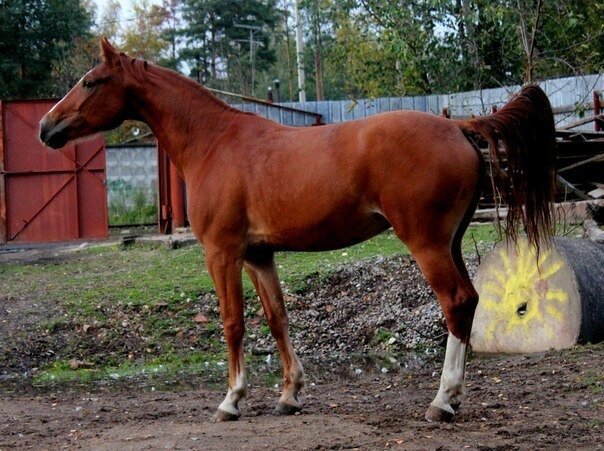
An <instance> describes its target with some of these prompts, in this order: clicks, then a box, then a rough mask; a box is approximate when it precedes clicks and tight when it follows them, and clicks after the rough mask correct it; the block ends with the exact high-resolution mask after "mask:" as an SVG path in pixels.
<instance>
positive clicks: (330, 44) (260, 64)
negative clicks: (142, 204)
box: [0, 0, 604, 139]
mask: <svg viewBox="0 0 604 451" xmlns="http://www.w3.org/2000/svg"><path fill="white" fill-rule="evenodd" d="M90 1H91V0H80V1H77V0H67V1H63V2H58V1H55V0H4V1H2V2H1V3H0V35H1V36H2V39H1V40H0V97H2V98H22V97H34V96H50V95H57V94H61V95H62V94H64V93H65V91H66V90H67V88H68V87H69V86H70V85H72V84H73V83H74V82H75V81H76V79H77V78H76V77H79V76H81V75H82V73H84V72H85V71H86V70H87V69H88V68H89V67H90V65H91V64H92V61H93V60H94V59H95V58H96V54H97V49H96V44H95V42H94V41H96V40H97V39H98V36H107V37H109V38H110V39H111V40H112V42H115V43H116V44H117V45H118V46H119V47H120V49H122V50H124V51H126V52H127V53H130V54H132V55H134V56H139V57H143V58H147V59H150V60H153V61H154V62H156V63H158V64H161V65H165V66H168V67H171V68H173V69H176V70H181V71H182V72H183V73H185V74H188V75H189V76H191V77H192V78H194V79H196V80H198V81H199V82H201V83H204V84H207V85H209V86H212V87H217V88H221V89H225V90H228V91H234V92H241V93H244V94H253V95H256V96H258V97H263V96H264V93H265V92H266V88H267V87H268V86H273V81H274V80H275V79H279V80H280V81H281V90H280V99H281V100H282V101H283V100H294V99H295V98H296V97H297V95H296V88H297V80H296V49H295V33H294V31H295V24H294V21H293V16H294V14H293V12H294V8H295V4H296V3H298V4H299V5H300V8H301V17H302V23H301V26H302V28H303V32H304V41H305V49H304V54H303V55H302V61H303V63H304V66H305V69H306V71H305V72H306V79H307V80H306V84H307V86H306V92H307V98H308V99H309V100H313V99H322V98H326V99H343V98H361V97H378V96H396V95H415V94H427V93H443V92H456V91H460V90H471V89H481V88H487V87H493V86H499V85H507V84H515V83H523V82H525V81H529V80H537V79H543V78H549V77H555V76H565V75H576V74H582V73H593V72H599V71H602V70H603V68H604V22H602V20H601V17H602V16H603V14H604V4H602V2H594V1H590V0H555V1H545V0H494V1H491V0H420V1H410V0H396V1H392V0H300V1H299V2H294V0H164V1H163V3H162V4H161V5H156V4H151V3H150V1H149V0H136V1H135V2H134V5H133V12H134V17H128V18H123V16H121V15H120V7H119V3H117V1H116V0H111V1H109V2H108V3H107V6H106V8H105V9H104V10H103V11H102V12H101V14H100V18H99V19H98V21H97V23H96V25H94V26H93V19H94V17H93V15H92V14H90V13H88V12H86V11H88V10H92V9H93V8H90ZM239 25H244V26H252V27H259V28H258V29H254V30H253V31H252V46H251V47H252V48H251V49H250V30H249V28H242V27H240V26H239ZM250 50H251V53H250ZM123 134H125V135H128V134H129V133H128V132H124V133H123ZM116 139H120V138H119V136H118V135H116Z"/></svg>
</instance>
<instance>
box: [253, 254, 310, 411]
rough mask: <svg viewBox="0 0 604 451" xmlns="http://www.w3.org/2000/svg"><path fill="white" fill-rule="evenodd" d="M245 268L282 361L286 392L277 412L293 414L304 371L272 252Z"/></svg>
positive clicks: (299, 408) (299, 406) (284, 389)
mask: <svg viewBox="0 0 604 451" xmlns="http://www.w3.org/2000/svg"><path fill="white" fill-rule="evenodd" d="M244 267H245V269H246V271H247V273H248V274H249V276H250V279H251V280H252V282H253V284H254V286H255V287H256V291H257V292H258V296H260V301H261V302H262V308H263V309H264V315H265V316H266V320H267V322H268V325H269V327H270V329H271V333H272V335H273V337H274V338H275V341H276V342H277V347H278V349H279V355H280V356H281V362H282V364H283V393H282V394H281V398H280V399H279V402H278V403H277V406H276V407H275V412H276V413H278V414H280V415H291V414H293V413H296V412H298V411H299V410H301V409H302V403H301V402H300V400H299V399H298V393H299V392H300V390H301V389H302V387H303V386H304V371H303V369H302V365H301V364H300V361H299V360H298V357H297V356H296V352H295V351H294V347H293V346H292V342H291V340H290V338H289V321H288V318H287V312H286V310H285V303H284V302H283V292H282V291H281V285H280V284H279V277H278V275H277V271H276V269H275V262H274V260H273V255H272V254H270V255H265V256H261V257H256V258H247V259H246V261H245V264H244Z"/></svg>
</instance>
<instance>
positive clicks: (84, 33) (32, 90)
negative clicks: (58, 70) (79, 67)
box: [0, 0, 93, 99]
mask: <svg viewBox="0 0 604 451" xmlns="http://www.w3.org/2000/svg"><path fill="white" fill-rule="evenodd" d="M91 9H92V8H91V6H90V2H83V1H79V0H63V1H56V0H52V1H51V0H2V1H1V2H0V37H1V38H0V98H2V99H9V98H33V97H52V96H55V95H58V94H61V95H62V94H64V92H60V91H61V90H62V87H59V86H58V84H57V83H56V80H55V78H54V77H53V71H52V68H53V63H54V62H61V61H66V60H67V59H69V57H70V55H71V54H72V53H73V52H75V51H76V49H77V47H74V46H73V43H74V42H78V40H79V39H81V38H87V37H88V36H89V35H90V27H91V25H92V20H93V17H92V16H91V14H90V13H89V12H88V11H90V10H91Z"/></svg>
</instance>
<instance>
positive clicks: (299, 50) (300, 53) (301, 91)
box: [295, 0, 306, 102]
mask: <svg viewBox="0 0 604 451" xmlns="http://www.w3.org/2000/svg"><path fill="white" fill-rule="evenodd" d="M295 20H296V59H297V62H298V98H299V100H300V102H306V87H305V84H306V77H305V74H304V41H303V40H302V17H301V14H300V0H296V8H295Z"/></svg>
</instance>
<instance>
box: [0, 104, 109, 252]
mask: <svg viewBox="0 0 604 451" xmlns="http://www.w3.org/2000/svg"><path fill="white" fill-rule="evenodd" d="M54 103H55V101H51V100H48V101H39V100H37V101H15V102H4V103H0V118H1V120H0V243H6V242H16V241H18V242H40V241H45V242H46V241H64V240H73V239H79V238H104V237H107V235H108V225H107V191H106V187H105V144H104V139H103V138H102V136H101V137H97V138H94V139H92V140H89V141H86V142H83V143H79V144H77V145H69V146H67V147H64V148H62V149H60V150H51V149H47V148H46V147H44V146H43V145H42V144H41V143H40V142H39V140H38V123H39V121H40V119H41V118H42V116H43V115H44V114H45V113H46V112H47V111H48V110H49V109H50V108H51V107H52V106H53V105H54Z"/></svg>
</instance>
